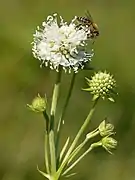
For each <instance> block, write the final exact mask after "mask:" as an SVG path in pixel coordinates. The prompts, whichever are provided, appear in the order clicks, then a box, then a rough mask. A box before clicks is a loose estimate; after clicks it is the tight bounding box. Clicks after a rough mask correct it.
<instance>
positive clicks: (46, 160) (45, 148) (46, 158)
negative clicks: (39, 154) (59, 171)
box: [44, 131, 50, 174]
mask: <svg viewBox="0 0 135 180" xmlns="http://www.w3.org/2000/svg"><path fill="white" fill-rule="evenodd" d="M48 148H49V147H48V132H47V131H46V132H45V147H44V152H45V165H46V171H47V173H48V174H50V169H49V159H48V157H49V156H48V155H49V153H48V151H49V149H48Z"/></svg>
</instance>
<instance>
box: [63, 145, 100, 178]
mask: <svg viewBox="0 0 135 180" xmlns="http://www.w3.org/2000/svg"><path fill="white" fill-rule="evenodd" d="M97 146H99V145H97V144H96V143H95V144H92V145H91V146H90V147H89V149H88V150H87V151H85V152H84V153H83V154H82V155H81V156H80V157H79V158H78V159H77V160H76V161H75V162H74V163H73V164H72V165H71V166H70V167H69V168H68V169H66V171H65V172H64V173H63V174H62V175H65V174H67V173H68V172H69V171H70V170H71V169H72V168H73V167H75V166H76V164H78V163H79V162H80V161H81V160H82V159H83V158H84V157H85V156H86V155H87V154H88V153H89V152H90V151H91V150H92V149H93V148H95V147H97Z"/></svg>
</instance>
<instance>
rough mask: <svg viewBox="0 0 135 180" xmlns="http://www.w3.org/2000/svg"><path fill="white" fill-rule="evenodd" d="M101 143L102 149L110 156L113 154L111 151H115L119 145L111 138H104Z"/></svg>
mask: <svg viewBox="0 0 135 180" xmlns="http://www.w3.org/2000/svg"><path fill="white" fill-rule="evenodd" d="M101 143H102V147H103V148H104V149H105V150H106V151H108V152H109V153H110V154H112V152H111V149H115V148H116V146H117V144H118V143H117V141H116V140H115V139H114V138H112V137H109V136H106V137H104V138H102V140H101Z"/></svg>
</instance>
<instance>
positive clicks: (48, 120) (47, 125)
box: [43, 110, 50, 132]
mask: <svg viewBox="0 0 135 180" xmlns="http://www.w3.org/2000/svg"><path fill="white" fill-rule="evenodd" d="M43 116H44V118H45V123H46V131H47V132H49V126H50V119H49V116H48V114H47V112H46V110H45V111H44V112H43Z"/></svg>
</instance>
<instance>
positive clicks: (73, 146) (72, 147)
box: [57, 98, 99, 175]
mask: <svg viewBox="0 0 135 180" xmlns="http://www.w3.org/2000/svg"><path fill="white" fill-rule="evenodd" d="M98 99H99V98H97V99H96V100H95V101H94V104H93V106H92V108H91V110H90V112H89V114H88V116H87V118H86V119H85V121H84V123H83V125H82V126H81V128H80V130H79V132H78V133H77V135H76V137H75V139H74V141H73V143H72V144H71V146H70V148H69V150H68V152H67V154H66V155H65V158H64V160H63V162H62V164H61V166H60V167H59V169H58V171H57V174H58V175H60V174H61V172H62V170H63V168H64V167H65V165H66V164H67V163H68V160H69V159H70V154H71V153H72V151H73V150H74V148H75V146H76V144H77V143H78V141H79V139H80V137H81V135H82V134H83V132H84V131H85V129H86V127H87V125H88V124H89V122H90V120H91V118H92V115H93V113H94V111H95V106H96V104H97V102H98Z"/></svg>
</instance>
